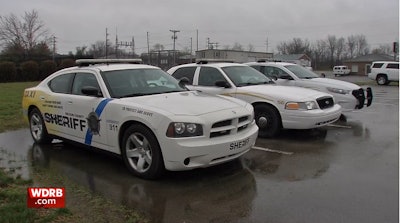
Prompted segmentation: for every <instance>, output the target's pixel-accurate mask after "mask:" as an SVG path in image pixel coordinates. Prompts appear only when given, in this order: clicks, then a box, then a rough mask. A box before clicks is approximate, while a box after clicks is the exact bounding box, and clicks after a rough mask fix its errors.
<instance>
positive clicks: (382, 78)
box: [376, 74, 388, 85]
mask: <svg viewBox="0 0 400 223" xmlns="http://www.w3.org/2000/svg"><path fill="white" fill-rule="evenodd" d="M376 83H377V84H378V85H387V84H388V79H387V77H386V75H382V74H381V75H378V77H376Z"/></svg>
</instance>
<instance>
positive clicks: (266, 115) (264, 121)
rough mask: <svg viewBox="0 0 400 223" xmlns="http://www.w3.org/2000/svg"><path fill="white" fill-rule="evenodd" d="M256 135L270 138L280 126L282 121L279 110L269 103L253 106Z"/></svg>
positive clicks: (277, 131)
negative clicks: (256, 127)
mask: <svg viewBox="0 0 400 223" xmlns="http://www.w3.org/2000/svg"><path fill="white" fill-rule="evenodd" d="M254 113H255V120H256V123H257V126H258V128H259V130H258V136H260V137H264V138H271V137H274V136H276V135H277V134H278V133H279V132H280V130H281V128H282V121H281V116H280V115H279V112H278V111H277V110H276V108H274V107H273V106H271V105H267V104H261V105H256V106H255V107H254Z"/></svg>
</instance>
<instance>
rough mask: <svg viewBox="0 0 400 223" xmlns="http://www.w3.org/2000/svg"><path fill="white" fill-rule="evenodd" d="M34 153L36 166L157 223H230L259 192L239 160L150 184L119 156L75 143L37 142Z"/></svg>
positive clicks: (172, 174) (178, 173)
mask: <svg viewBox="0 0 400 223" xmlns="http://www.w3.org/2000/svg"><path fill="white" fill-rule="evenodd" d="M32 155H33V161H32V162H33V165H34V166H36V167H37V166H40V167H43V168H51V169H56V170H58V171H59V172H60V174H63V175H65V176H67V177H68V178H70V179H72V180H74V181H75V182H77V183H79V184H80V185H84V186H85V187H87V188H89V189H90V190H92V191H93V192H96V193H100V194H103V195H104V196H106V197H107V198H109V199H111V200H113V201H114V202H117V203H121V204H124V205H126V206H128V207H134V208H137V209H140V210H141V211H143V212H145V213H147V215H148V217H149V218H152V220H154V221H155V222H181V221H185V220H186V221H187V222H191V221H192V220H193V219H196V221H198V222H221V221H223V222H231V221H233V220H238V219H241V218H243V217H246V216H248V214H249V208H250V207H251V203H252V200H253V198H254V196H255V194H256V184H255V179H254V177H253V175H252V174H251V173H250V172H249V171H248V170H247V169H245V168H243V166H242V164H241V162H240V161H239V160H236V161H234V162H230V163H227V164H224V165H220V166H216V167H212V168H208V169H200V170H195V171H189V172H174V173H172V172H171V173H167V175H166V176H165V177H164V178H163V179H161V180H158V181H146V180H142V179H138V178H135V177H133V176H131V175H130V174H129V173H128V172H127V171H126V169H125V166H124V165H123V164H122V162H121V160H120V159H119V158H116V157H110V155H108V154H102V153H98V152H93V151H87V150H86V151H82V149H81V148H76V147H70V145H64V144H58V145H57V144H56V145H54V144H53V145H50V146H42V145H37V144H35V145H33V147H32ZM233 210H234V211H233Z"/></svg>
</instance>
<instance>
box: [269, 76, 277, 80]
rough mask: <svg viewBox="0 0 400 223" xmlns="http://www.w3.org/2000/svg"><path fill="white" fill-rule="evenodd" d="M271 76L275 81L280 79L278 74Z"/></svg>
mask: <svg viewBox="0 0 400 223" xmlns="http://www.w3.org/2000/svg"><path fill="white" fill-rule="evenodd" d="M270 78H271V79H272V80H274V81H276V80H278V76H276V75H271V76H270Z"/></svg>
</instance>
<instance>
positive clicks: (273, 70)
mask: <svg viewBox="0 0 400 223" xmlns="http://www.w3.org/2000/svg"><path fill="white" fill-rule="evenodd" d="M263 73H264V74H265V75H267V77H269V78H273V77H278V78H279V77H282V76H287V75H288V73H286V72H285V71H284V70H282V69H280V68H277V67H270V66H266V67H265V68H264V72H263Z"/></svg>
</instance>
